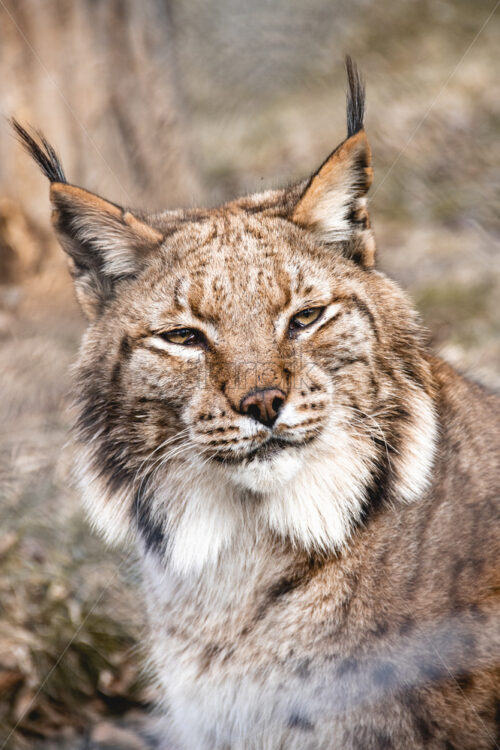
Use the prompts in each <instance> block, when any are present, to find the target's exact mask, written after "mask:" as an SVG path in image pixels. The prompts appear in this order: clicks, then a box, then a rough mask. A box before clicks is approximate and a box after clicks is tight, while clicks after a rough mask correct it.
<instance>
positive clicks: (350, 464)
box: [16, 73, 435, 572]
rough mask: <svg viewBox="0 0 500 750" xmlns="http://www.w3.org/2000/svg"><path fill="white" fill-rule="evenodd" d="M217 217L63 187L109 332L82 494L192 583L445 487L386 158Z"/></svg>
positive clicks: (57, 202) (91, 299) (66, 224)
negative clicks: (375, 190) (376, 204)
mask: <svg viewBox="0 0 500 750" xmlns="http://www.w3.org/2000/svg"><path fill="white" fill-rule="evenodd" d="M350 86H351V94H350V99H349V102H348V122H349V132H348V138H347V140H345V141H344V142H343V143H342V144H341V145H340V146H339V147H338V148H337V149H336V150H335V151H334V153H333V154H332V156H331V157H330V158H329V159H328V160H327V161H326V162H325V163H324V164H323V166H322V167H321V168H320V170H319V171H318V172H317V173H316V174H315V175H314V176H313V177H312V178H311V179H310V180H309V181H308V182H304V183H301V184H299V185H296V186H295V187H293V188H289V189H285V190H282V191H274V192H267V193H263V194H260V195H255V196H252V197H250V198H244V199H241V200H239V201H234V202H232V203H229V204H227V205H225V206H222V207H220V208H218V209H214V210H212V211H186V212H182V211H177V212H168V211H167V212H165V213H163V214H160V215H153V216H145V215H144V216H142V215H139V214H138V213H131V212H129V211H125V210H123V209H121V208H119V207H118V206H115V205H114V204H111V203H108V202H107V201H104V200H103V199H101V198H99V197H97V196H95V195H93V194H91V193H87V192H86V191H84V190H82V189H80V188H76V187H74V186H71V185H68V184H67V183H66V181H65V178H64V174H63V172H62V169H61V167H60V164H59V162H58V161H57V159H56V157H55V154H54V152H53V151H52V149H51V147H50V146H49V145H48V144H47V143H46V142H44V141H42V144H41V146H40V145H39V144H37V143H36V142H35V141H34V140H33V139H32V138H31V137H30V136H29V134H28V133H26V131H24V130H23V129H22V128H21V127H20V126H19V125H16V128H17V131H18V133H19V135H20V136H21V138H22V139H23V141H24V142H25V144H27V145H28V148H29V149H30V151H31V152H32V154H33V155H34V156H35V158H36V160H37V161H38V162H39V164H40V166H41V167H42V169H43V170H44V172H45V173H46V174H47V176H48V177H49V178H50V179H51V182H52V186H51V197H52V201H53V204H54V209H55V210H54V223H55V226H56V228H57V231H58V232H59V235H60V238H61V241H62V244H63V247H64V248H65V250H66V251H67V252H68V254H69V256H70V258H71V261H72V268H73V275H74V279H75V287H76V292H77V296H78V298H79V300H80V302H81V305H82V307H83V309H84V311H85V312H86V314H87V316H88V317H89V320H90V326H89V329H88V332H87V334H86V337H85V339H84V342H83V346H82V349H81V353H80V360H79V365H78V368H77V399H78V403H79V410H80V411H79V419H78V423H77V436H78V441H79V445H80V457H81V459H80V469H79V471H80V476H81V480H82V481H81V484H82V489H83V492H84V497H85V499H86V502H87V505H88V507H89V510H90V513H91V516H92V518H93V520H94V521H95V523H96V524H97V525H98V526H99V527H100V528H101V529H103V531H104V532H105V533H106V534H107V535H108V536H110V537H112V538H116V537H119V536H120V535H124V534H125V535H127V534H136V533H138V535H139V537H140V538H141V540H142V543H143V544H144V545H145V547H146V548H147V549H148V550H152V551H154V553H156V554H157V555H158V556H159V557H160V558H161V559H164V560H165V561H170V562H171V563H172V564H173V565H174V567H176V568H177V569H178V570H179V571H181V572H184V571H188V570H196V569H198V570H199V569H202V568H203V567H204V566H205V565H206V564H207V563H209V562H215V561H217V559H218V557H219V555H220V553H221V551H222V550H223V549H224V548H227V547H228V546H230V545H231V544H236V543H237V540H238V537H239V535H241V534H242V533H243V532H245V533H250V534H252V535H254V536H255V537H257V536H259V535H261V534H263V533H264V534H266V533H269V534H270V535H271V538H274V539H276V538H279V539H281V540H284V541H286V542H289V543H292V544H294V545H298V546H301V547H303V548H305V549H307V550H310V551H312V550H315V551H323V552H327V551H332V550H335V549H337V548H338V547H340V546H341V545H343V544H344V542H345V541H346V540H347V539H348V537H349V534H350V532H351V530H352V528H353V526H354V525H355V524H356V523H358V522H360V521H361V520H362V518H363V516H364V515H366V513H368V512H370V511H371V510H376V507H377V503H380V502H381V501H387V500H388V499H390V498H392V499H394V498H399V499H403V500H407V501H408V500H411V499H413V498H414V497H415V496H417V495H418V494H420V493H421V491H422V489H423V488H424V487H425V484H426V481H427V477H428V473H429V470H430V466H431V463H432V459H433V450H434V438H435V427H434V415H433V408H432V398H431V397H432V394H431V393H430V386H429V383H430V376H429V372H428V365H427V364H426V360H425V358H424V357H423V356H422V342H421V334H420V329H419V327H418V324H417V321H416V319H415V316H414V314H413V312H412V311H411V309H410V308H409V307H408V305H407V302H406V300H405V298H404V296H403V295H402V293H401V292H400V291H399V290H398V289H397V288H396V287H395V286H394V285H393V284H392V283H391V282H389V281H388V280H387V279H386V278H385V277H384V276H383V275H382V274H380V273H378V272H377V271H376V270H374V268H373V266H374V240H373V236H372V233H371V230H370V226H369V220H368V215H367V211H366V205H365V200H366V199H365V194H366V192H367V190H368V187H369V185H370V182H371V166H370V149H369V146H368V142H367V139H366V135H365V133H364V131H363V129H362V114H363V98H362V90H361V86H360V83H359V80H358V79H357V77H356V76H355V74H354V73H351V80H350Z"/></svg>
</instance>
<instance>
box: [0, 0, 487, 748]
mask: <svg viewBox="0 0 500 750" xmlns="http://www.w3.org/2000/svg"><path fill="white" fill-rule="evenodd" d="M497 5H498V3H497V2H496V0H398V1H397V2H394V0H273V2H269V0H252V2H248V0H142V1H140V0H135V1H134V0H0V81H1V85H0V109H1V112H2V114H3V115H4V119H2V120H1V121H0V371H1V378H0V389H1V393H0V748H1V749H2V750H3V748H6V747H12V748H53V749H55V748H68V749H71V750H74V749H76V748H82V749H83V748H94V747H99V748H100V747H102V748H118V749H120V750H144V748H146V747H148V746H149V745H148V738H147V736H146V733H145V729H144V715H145V711H146V709H147V708H148V706H150V705H151V703H152V701H154V695H155V687H154V685H152V684H150V682H148V679H147V677H146V676H145V675H144V674H143V673H142V672H141V666H140V665H141V652H142V639H143V637H142V633H143V622H142V617H141V612H142V607H141V603H140V594H139V592H138V588H137V580H136V576H135V574H134V566H133V560H131V558H130V557H129V555H128V553H126V552H125V551H123V550H115V551H109V550H106V549H105V547H104V544H103V543H102V542H101V541H100V540H99V539H97V538H95V537H94V536H93V535H92V533H91V532H90V530H89V529H88V527H87V525H86V523H85V520H84V519H83V516H82V513H81V510H80V507H79V502H78V497H77V494H76V492H75V490H74V489H73V487H72V481H71V446H70V444H69V443H68V436H69V427H70V424H71V419H72V416H71V405H70V397H69V388H70V383H71V374H70V365H71V362H72V361H74V359H75V355H76V352H77V347H78V342H79V338H80V336H81V333H82V331H83V328H84V323H83V320H82V317H81V315H80V313H79V311H78V310H77V308H76V304H75V302H74V300H73V295H72V290H71V286H70V282H69V278H68V275H67V272H66V266H65V260H64V257H63V254H62V251H60V249H59V248H58V246H57V243H56V242H55V240H54V237H53V234H52V232H51V230H50V224H49V215H50V208H49V201H48V185H47V182H46V180H45V178H43V177H42V176H41V175H40V173H39V172H38V170H37V169H36V167H35V165H34V164H33V163H32V162H31V161H30V160H29V158H28V157H27V156H26V154H24V153H23V151H22V150H21V148H20V147H19V146H18V144H17V143H16V141H15V140H14V138H13V137H12V135H11V133H10V132H9V127H8V123H7V122H6V120H5V117H8V116H11V115H15V116H16V117H17V118H19V119H20V120H21V122H23V123H31V124H33V125H35V126H36V127H39V128H41V129H42V130H43V131H44V132H45V134H46V135H47V137H48V138H49V140H50V141H51V142H52V143H53V144H54V145H55V146H56V148H57V150H58V151H59V153H60V155H61V157H62V160H63V164H64V166H65V170H66V174H67V176H68V179H69V180H70V181H71V182H73V183H76V184H79V185H82V186H84V187H86V188H88V189H90V190H93V191H95V192H98V193H100V194H102V195H103V196H105V197H106V198H108V199H110V200H113V201H115V202H118V203H121V204H125V205H129V206H136V207H137V206H138V207H143V206H145V207H150V208H151V207H152V208H162V207H169V208H172V207H176V206H186V205H200V204H205V205H213V204H216V203H218V202H221V201H223V200H225V199H228V198H231V197H233V196H236V195H237V194H240V193H244V192H249V191H254V190H260V189H263V188H267V187H272V186H277V185H280V184H282V183H285V182H290V181H292V180H294V179H296V178H299V177H303V176H306V175H308V174H309V173H310V172H311V171H313V170H315V169H316V167H317V166H318V165H319V164H320V163H321V162H322V160H323V159H324V158H325V157H326V155H327V154H328V153H329V152H330V151H331V150H332V149H333V148H334V147H335V146H336V145H337V144H338V142H340V141H341V140H342V139H343V138H344V135H345V75H344V69H343V56H344V54H345V53H346V52H349V53H350V54H351V55H353V57H354V58H355V59H356V60H357V62H358V64H359V66H360V68H361V70H362V71H363V73H364V77H365V79H366V84H367V96H368V105H367V117H366V129H367V132H368V135H369V137H370V140H371V144H372V149H373V154H374V166H375V182H374V186H373V188H372V192H371V195H372V200H371V212H372V221H373V224H374V227H375V232H376V235H377V239H378V246H379V262H380V266H381V267H382V268H383V269H384V270H386V271H387V272H388V273H390V274H391V275H392V276H393V277H395V278H396V279H397V280H398V281H399V282H400V283H401V284H402V285H403V286H404V287H405V288H406V289H408V290H409V291H410V293H411V294H412V295H413V297H414V299H415V300H416V302H417V304H418V307H419V309H420V311H421V313H422V316H423V318H424V320H425V322H426V324H427V325H428V327H429V328H430V330H431V334H432V340H433V344H434V346H435V348H436V349H437V350H439V352H440V353H441V354H442V355H443V356H445V357H446V358H447V359H448V360H449V361H451V362H452V363H453V364H454V365H456V366H457V367H458V368H459V369H461V370H462V371H464V372H466V373H468V374H469V375H471V376H472V377H473V378H475V379H478V380H480V381H482V382H483V383H485V384H487V385H489V386H491V387H494V388H496V387H498V386H500V375H499V373H500V368H499V365H500V335H499V334H500V319H499V315H498V304H499V299H500V294H499V292H500V214H499V211H498V197H499V195H498V194H499V190H500V178H499V161H500V160H499V156H500V154H499V151H500V76H499V70H498V50H499V48H500V37H499V31H500V29H499V22H500V9H499V10H498V11H497V12H496V13H495V9H496V6H497ZM13 730H14V731H13Z"/></svg>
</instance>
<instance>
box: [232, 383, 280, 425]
mask: <svg viewBox="0 0 500 750" xmlns="http://www.w3.org/2000/svg"><path fill="white" fill-rule="evenodd" d="M285 399H286V396H285V394H284V393H283V391H282V390H281V389H280V388H261V389H258V390H256V391H250V393H247V395H246V396H243V398H242V399H241V402H240V412H241V413H242V414H245V415H246V416H247V417H252V419H255V420H257V422H260V423H261V424H264V425H265V426H266V427H272V426H273V424H274V423H275V422H276V419H277V417H278V414H279V412H280V410H281V408H282V406H283V404H284V403H285Z"/></svg>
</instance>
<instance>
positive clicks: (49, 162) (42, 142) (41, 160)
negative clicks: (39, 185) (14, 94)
mask: <svg viewBox="0 0 500 750" xmlns="http://www.w3.org/2000/svg"><path fill="white" fill-rule="evenodd" d="M10 124H11V126H12V128H13V130H14V132H15V133H16V135H17V137H18V139H19V142H20V143H21V144H22V145H23V146H24V148H25V149H26V151H27V152H28V153H29V154H30V156H32V157H33V159H34V160H35V161H36V163H37V164H38V166H39V167H40V169H41V170H42V172H43V173H44V175H45V177H47V178H48V179H49V180H50V181H51V182H62V183H67V180H66V177H65V175H64V171H63V168H62V164H61V162H60V161H59V157H58V156H57V154H56V152H55V151H54V149H53V148H52V146H51V145H50V143H49V142H48V141H47V139H46V138H45V136H44V135H43V133H40V131H39V130H36V131H34V134H35V136H36V138H35V137H33V136H32V135H30V133H28V131H27V130H26V129H25V128H23V126H22V125H20V124H19V123H18V121H17V120H15V119H14V118H12V120H11V121H10Z"/></svg>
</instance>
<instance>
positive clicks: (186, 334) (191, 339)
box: [157, 328, 207, 346]
mask: <svg viewBox="0 0 500 750" xmlns="http://www.w3.org/2000/svg"><path fill="white" fill-rule="evenodd" d="M157 335H158V336H159V337H160V338H162V339H163V340H164V341H168V342H169V344H180V345H181V346H196V345H198V346H200V345H201V346H205V345H206V343H207V340H206V338H205V336H204V334H203V333H202V332H201V331H197V330H196V328H175V329H174V330H173V331H163V332H162V333H158V334H157Z"/></svg>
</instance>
